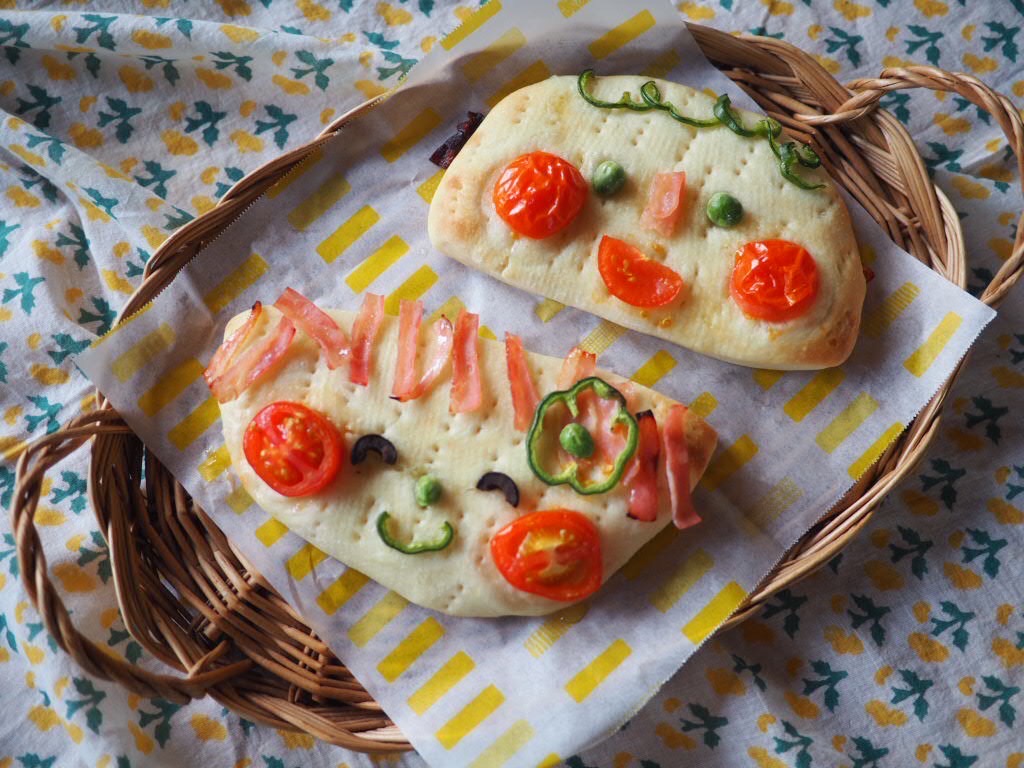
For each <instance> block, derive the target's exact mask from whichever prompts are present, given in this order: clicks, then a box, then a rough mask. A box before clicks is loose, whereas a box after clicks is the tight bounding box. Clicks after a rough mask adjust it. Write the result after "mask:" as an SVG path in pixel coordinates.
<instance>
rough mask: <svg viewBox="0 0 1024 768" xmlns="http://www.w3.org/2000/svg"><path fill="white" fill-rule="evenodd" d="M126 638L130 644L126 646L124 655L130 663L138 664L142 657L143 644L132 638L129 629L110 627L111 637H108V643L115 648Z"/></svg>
mask: <svg viewBox="0 0 1024 768" xmlns="http://www.w3.org/2000/svg"><path fill="white" fill-rule="evenodd" d="M125 640H127V641H128V645H126V646H125V647H124V657H125V658H126V659H127V660H128V662H129V663H130V664H137V663H138V661H139V659H140V658H141V657H142V646H141V645H139V644H138V643H137V642H135V641H134V640H132V639H131V633H130V632H129V631H128V630H127V629H114V628H113V627H111V628H110V637H108V638H107V645H109V646H110V647H111V648H114V647H116V646H118V645H120V644H121V643H123V642H124V641H125Z"/></svg>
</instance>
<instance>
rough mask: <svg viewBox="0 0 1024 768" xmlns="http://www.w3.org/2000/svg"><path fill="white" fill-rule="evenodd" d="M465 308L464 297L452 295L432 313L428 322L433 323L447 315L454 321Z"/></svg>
mask: <svg viewBox="0 0 1024 768" xmlns="http://www.w3.org/2000/svg"><path fill="white" fill-rule="evenodd" d="M465 308H466V305H465V304H463V303H462V299H460V298H459V297H458V296H451V297H449V299H448V300H447V301H446V302H445V303H444V304H442V305H441V306H440V307H438V308H437V309H435V310H434V311H433V312H432V313H431V314H430V317H428V318H427V323H428V324H432V323H434V322H435V321H437V320H438V319H440V318H441V317H447V318H448V319H449V320H451V321H452V322H453V323H454V322H455V319H456V318H457V317H458V316H459V312H461V311H462V310H463V309H465Z"/></svg>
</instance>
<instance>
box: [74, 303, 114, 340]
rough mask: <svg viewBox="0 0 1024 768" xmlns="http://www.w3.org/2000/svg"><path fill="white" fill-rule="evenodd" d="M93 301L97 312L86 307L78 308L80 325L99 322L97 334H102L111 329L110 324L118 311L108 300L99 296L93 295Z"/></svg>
mask: <svg viewBox="0 0 1024 768" xmlns="http://www.w3.org/2000/svg"><path fill="white" fill-rule="evenodd" d="M89 300H90V301H91V302H92V307H93V309H94V310H95V312H90V311H88V310H85V309H80V310H78V323H79V324H80V325H86V324H88V323H99V325H97V326H96V331H95V332H96V335H97V336H102V335H103V334H105V333H106V332H107V331H109V330H110V326H111V325H112V324H113V322H114V320H115V319H116V318H117V312H115V311H114V310H113V309H111V307H110V304H108V303H107V300H106V299H104V298H101V297H99V296H93V297H92V298H90V299H89Z"/></svg>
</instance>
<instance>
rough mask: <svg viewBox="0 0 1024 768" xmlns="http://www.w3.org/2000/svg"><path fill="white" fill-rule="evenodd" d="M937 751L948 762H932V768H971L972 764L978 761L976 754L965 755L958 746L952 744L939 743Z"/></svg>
mask: <svg viewBox="0 0 1024 768" xmlns="http://www.w3.org/2000/svg"><path fill="white" fill-rule="evenodd" d="M939 752H941V753H942V756H943V757H945V758H946V759H947V760H949V762H948V763H932V768H971V766H972V765H974V764H975V763H976V762H978V758H977V756H976V755H965V754H964V753H963V752H961V751H960V747H954V746H953V745H952V744H942V745H940V746H939Z"/></svg>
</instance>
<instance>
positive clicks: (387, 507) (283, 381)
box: [221, 307, 716, 616]
mask: <svg viewBox="0 0 1024 768" xmlns="http://www.w3.org/2000/svg"><path fill="white" fill-rule="evenodd" d="M329 314H330V315H331V316H332V317H333V318H334V319H335V321H336V322H337V323H338V325H339V326H340V327H341V328H342V329H344V330H345V331H346V332H349V331H350V330H351V327H352V321H353V319H354V317H355V315H354V313H351V312H342V311H331V312H329ZM264 315H265V317H263V318H261V319H260V321H259V323H258V325H257V327H256V329H255V330H254V331H253V332H252V334H251V336H252V338H250V339H248V340H247V342H246V343H247V344H251V343H255V341H256V339H258V338H260V337H262V336H263V335H265V334H267V333H269V332H270V331H271V330H272V329H273V328H274V327H275V326H276V325H277V321H278V318H279V317H280V315H279V313H278V312H277V310H276V309H273V308H272V307H267V308H265V309H264ZM244 318H245V315H239V316H237V317H235V318H233V319H232V320H231V322H230V323H229V324H228V327H227V329H226V330H225V338H227V337H228V336H230V334H231V332H232V331H233V330H234V329H235V328H237V327H238V326H239V324H240V323H241V322H242V321H243V320H244ZM427 328H428V324H427V323H426V322H424V330H423V333H422V334H421V345H420V363H419V365H420V370H422V367H423V359H424V358H425V356H426V354H427V351H428V350H429V349H430V346H429V344H428V343H427V340H428V339H429V337H430V332H429V331H428V330H427ZM397 342H398V320H397V318H392V317H385V319H384V321H383V323H382V326H381V330H380V334H379V336H378V339H377V343H376V344H375V346H374V353H373V366H372V373H371V379H370V384H369V386H367V387H362V386H358V385H355V384H352V383H350V382H349V381H348V366H347V365H343V366H341V367H340V368H338V369H337V370H334V371H332V370H330V369H328V367H327V364H326V362H325V361H324V359H323V356H322V355H321V354H320V350H319V347H318V346H317V345H316V343H315V342H314V341H313V340H312V339H310V338H308V337H307V336H305V335H304V334H302V333H301V332H300V333H296V336H295V340H294V341H293V342H292V344H291V346H290V347H289V349H288V350H287V352H286V353H285V356H284V358H283V359H282V360H281V361H280V362H279V363H278V365H277V366H275V368H274V369H273V371H272V372H271V373H269V374H267V375H266V376H264V377H263V378H261V379H260V380H258V381H257V382H256V383H255V384H253V385H252V386H251V387H249V388H248V389H247V390H246V391H245V392H243V393H242V395H241V396H239V397H238V398H237V399H236V400H233V401H231V402H227V403H224V404H222V405H221V416H222V422H223V429H224V438H225V441H226V444H227V447H228V450H229V451H230V453H231V461H232V465H233V466H234V468H235V471H236V472H237V474H238V477H239V478H240V479H241V482H242V484H243V486H244V487H245V490H246V491H247V492H248V493H249V494H250V495H251V496H252V497H253V499H254V500H255V501H256V502H257V503H258V504H259V505H260V506H261V507H262V508H263V509H264V510H265V511H266V512H267V513H269V514H270V515H272V516H273V517H275V518H277V519H278V520H279V521H281V522H282V523H284V524H285V525H286V526H288V528H290V529H291V530H292V531H293V532H294V533H296V534H298V535H299V536H301V537H302V538H304V539H306V540H307V541H310V542H312V543H313V544H314V545H315V546H317V547H318V548H319V549H321V550H323V551H324V552H326V553H327V554H329V555H331V556H333V557H335V558H337V559H338V560H340V561H342V562H343V563H345V564H346V565H349V566H351V567H353V568H356V569H358V570H359V571H362V572H363V573H365V574H366V575H367V576H369V577H370V578H372V579H374V580H375V581H377V582H379V583H380V584H383V585H384V586H385V587H387V588H389V589H392V590H394V591H395V592H397V593H398V594H400V595H402V596H403V597H405V598H406V599H408V600H410V601H411V602H413V603H417V604H419V605H422V606H425V607H427V608H433V609H436V610H438V611H442V612H444V613H449V614H453V615H461V616H503V615H537V614H544V613H549V612H551V611H555V610H557V609H559V608H561V607H564V606H565V605H566V603H562V602H556V601H553V600H549V599H546V598H543V597H539V596H537V595H533V594H530V593H527V592H522V591H519V590H518V589H516V588H514V587H513V586H511V585H510V584H509V583H508V582H506V581H505V579H504V578H503V577H502V576H501V574H500V573H499V572H498V571H497V569H496V568H495V566H494V563H493V561H492V560H491V555H490V548H489V543H490V540H491V537H492V536H493V535H494V533H495V532H496V531H498V530H499V529H501V528H502V527H504V526H505V525H507V524H508V523H510V522H511V521H513V520H515V519H516V518H518V517H520V516H522V515H524V514H526V513H527V512H531V511H534V510H539V509H552V508H556V507H564V508H568V509H572V510H575V511H577V512H580V513H582V514H584V515H586V516H587V517H588V518H590V519H591V520H592V521H593V522H594V523H595V525H596V526H597V527H598V529H599V531H600V535H601V547H602V553H603V565H604V576H605V578H606V579H607V578H608V577H609V576H611V575H612V574H613V573H614V572H615V571H616V570H617V569H618V568H620V567H621V566H622V565H623V564H624V563H625V562H626V561H627V560H628V559H629V558H630V557H631V556H632V555H633V554H634V553H635V552H636V551H637V549H639V548H640V547H641V546H642V545H643V544H644V543H645V542H647V541H648V540H649V539H651V538H652V537H653V536H654V535H655V534H656V533H658V531H660V530H661V529H662V528H663V527H664V526H665V525H666V523H669V522H670V518H671V512H670V510H669V505H668V490H667V488H666V487H665V479H664V472H660V475H661V478H660V481H659V483H660V486H661V487H660V489H659V499H660V502H661V503H660V508H659V512H658V517H657V519H656V521H654V522H649V523H645V522H639V521H636V520H632V519H630V518H629V517H627V515H626V511H627V498H628V491H627V489H626V488H625V484H624V483H620V484H619V485H618V486H617V487H616V488H614V489H613V490H612V491H610V492H608V493H604V494H599V495H593V496H581V495H579V494H577V493H576V492H575V491H573V490H571V489H570V488H569V487H568V486H566V485H560V486H548V485H545V484H544V483H543V482H541V481H540V480H539V479H537V477H536V476H534V474H533V472H532V471H531V470H530V468H529V467H528V465H527V462H526V449H525V446H524V442H525V440H526V433H524V432H519V431H516V430H515V428H514V427H513V409H512V399H511V393H510V389H509V383H508V377H507V373H506V363H505V347H504V344H502V343H500V342H496V341H489V340H487V339H480V342H479V344H480V346H479V351H480V369H481V376H482V381H483V391H484V399H483V405H482V406H481V407H480V408H479V409H477V411H476V412H473V413H465V414H456V415H451V414H450V413H449V411H448V408H449V393H450V387H451V375H450V369H451V366H450V364H449V365H448V366H447V368H446V370H445V372H444V373H443V374H442V376H441V377H440V378H439V379H438V381H437V382H436V383H435V385H434V387H433V388H432V389H431V391H430V392H429V393H428V394H426V395H424V396H423V397H421V398H419V399H417V400H413V401H410V402H406V403H400V402H397V401H395V400H392V399H391V398H390V397H389V395H390V393H391V385H392V382H393V379H394V370H395V359H396V355H397ZM527 359H528V361H529V366H530V369H531V371H532V373H533V376H534V381H535V382H536V385H537V391H538V392H539V393H541V395H542V396H543V394H544V393H547V392H550V391H552V390H554V389H555V388H556V386H555V381H556V378H557V376H558V372H559V370H560V369H561V365H562V361H561V360H559V359H556V358H552V357H546V356H542V355H535V354H531V353H527ZM598 375H600V376H601V377H602V378H604V379H605V380H606V381H608V382H609V383H610V384H612V385H613V386H616V387H620V388H622V387H631V389H632V392H631V394H630V403H631V406H632V410H633V411H635V412H638V411H642V410H645V409H652V410H653V411H654V413H655V415H656V417H657V419H658V422H659V424H661V423H664V418H665V416H666V414H667V413H668V409H669V408H670V406H671V405H673V401H672V400H669V399H668V398H666V397H664V396H662V395H659V394H658V393H657V392H654V391H652V390H650V389H647V388H645V387H642V386H639V385H636V384H633V383H631V382H627V381H626V380H624V379H622V378H621V377H618V376H615V375H613V374H610V373H601V372H599V373H598ZM278 400H289V401H293V402H299V403H302V404H304V405H306V406H308V407H310V408H313V409H315V410H317V411H319V412H321V413H322V414H324V415H325V416H326V417H327V418H328V419H329V420H330V421H331V422H333V423H334V424H335V425H336V426H338V427H339V428H340V429H341V431H342V434H343V436H344V444H345V447H344V450H343V460H342V467H341V471H340V473H339V475H338V477H337V478H336V479H335V480H334V481H333V482H332V483H331V484H330V485H328V486H327V487H326V488H325V489H323V490H322V491H320V492H319V493H316V494H314V495H313V496H310V497H307V498H286V497H284V496H281V495H280V494H278V493H276V492H275V491H273V490H272V489H271V488H270V487H269V486H268V485H267V484H266V483H264V482H263V481H262V480H261V479H260V478H259V477H258V476H257V475H256V473H255V472H254V471H253V470H252V468H251V467H250V466H249V464H248V462H247V461H246V459H245V456H244V454H243V452H242V436H243V434H244V432H245V428H246V426H247V425H248V424H249V422H250V421H251V420H252V418H253V417H254V416H255V415H256V413H257V412H259V410H260V409H262V408H263V407H264V406H266V405H269V404H270V403H272V402H275V401H278ZM371 434H379V435H383V436H384V437H386V438H387V439H388V440H390V441H391V442H392V443H393V444H394V446H395V448H396V449H397V452H398V462H397V463H396V464H395V465H394V466H388V465H387V464H384V463H383V462H382V461H380V459H379V457H378V456H377V455H376V454H372V453H371V454H369V456H368V457H367V459H366V460H365V461H364V462H363V463H361V464H359V465H357V466H353V465H352V464H351V462H350V459H349V456H350V454H351V450H352V446H353V444H354V443H355V441H356V440H357V439H358V438H359V437H361V436H363V435H371ZM715 441H716V435H715V432H714V430H713V429H711V427H709V426H707V425H706V424H705V423H704V421H703V420H701V419H700V418H699V417H698V416H696V415H695V414H692V413H691V414H690V416H689V418H688V420H687V446H688V449H689V454H690V481H691V486H692V485H696V483H697V481H698V479H699V478H700V476H701V475H702V474H703V472H704V469H705V467H706V466H707V464H708V461H709V460H710V458H711V453H712V451H713V450H714V446H715ZM489 471H495V472H503V473H505V474H506V475H508V476H509V477H511V478H512V479H513V480H514V481H515V482H516V484H517V485H518V487H519V490H520V497H521V499H520V503H519V506H518V508H513V507H512V506H510V505H509V504H508V503H507V502H506V501H505V498H504V496H503V495H502V494H501V492H499V491H490V492H484V491H479V490H476V484H477V481H478V480H479V479H480V476H481V475H483V474H484V473H485V472H489ZM428 472H429V473H431V474H433V475H435V476H436V477H437V478H438V479H439V480H440V481H441V485H442V488H443V492H442V496H441V499H440V501H439V502H438V503H437V504H434V505H432V506H430V507H428V508H426V509H423V508H421V507H419V506H418V505H417V504H416V502H415V499H414V493H413V488H414V484H415V481H416V478H417V477H419V476H421V475H423V474H426V473H428ZM385 511H386V512H388V513H390V516H391V532H392V534H393V535H394V537H395V538H396V539H398V540H399V541H411V540H415V541H430V540H434V539H436V538H437V537H438V536H439V534H440V533H441V530H442V526H443V524H444V522H445V521H448V522H450V523H451V524H452V526H453V527H454V529H455V538H454V539H453V540H452V543H451V544H450V545H449V546H448V547H447V548H446V549H444V550H442V551H440V552H428V553H423V554H417V555H406V554H402V553H401V552H398V551H396V550H393V549H390V548H389V547H387V546H386V545H385V544H384V543H383V542H382V541H381V539H380V537H379V535H378V533H377V530H376V521H377V518H378V516H379V515H380V514H381V512H385Z"/></svg>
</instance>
